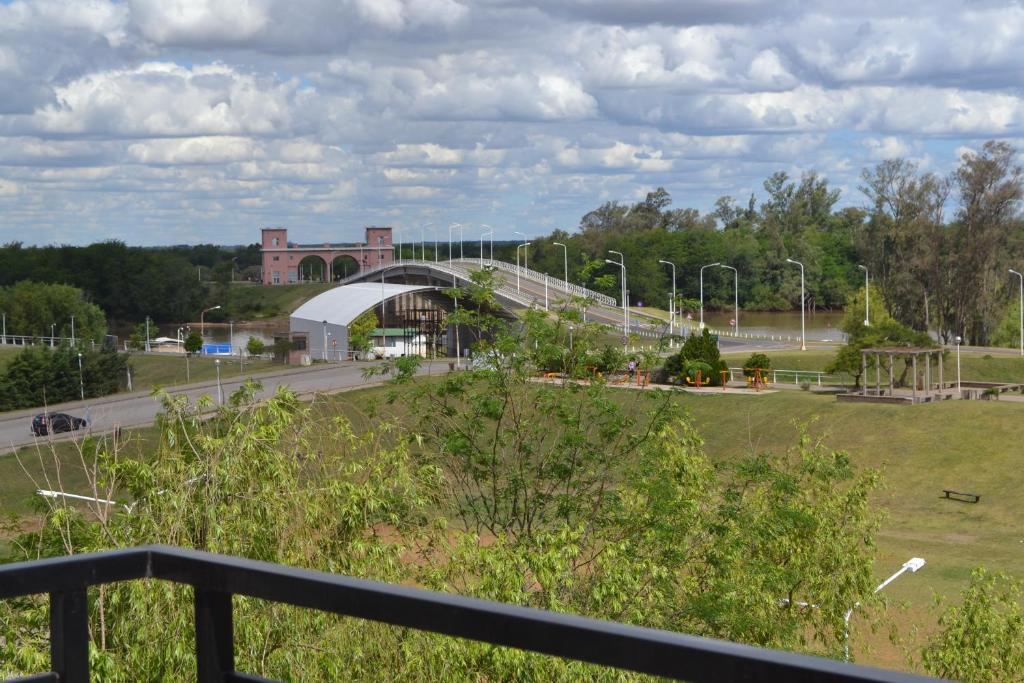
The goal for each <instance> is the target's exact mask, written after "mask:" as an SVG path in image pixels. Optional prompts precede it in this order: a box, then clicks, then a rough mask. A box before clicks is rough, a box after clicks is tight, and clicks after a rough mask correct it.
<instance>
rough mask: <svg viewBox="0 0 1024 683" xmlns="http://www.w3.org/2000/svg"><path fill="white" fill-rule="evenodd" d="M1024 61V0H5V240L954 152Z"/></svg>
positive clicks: (524, 218)
mask: <svg viewBox="0 0 1024 683" xmlns="http://www.w3.org/2000/svg"><path fill="white" fill-rule="evenodd" d="M1022 61H1024V8H1022V7H1021V6H1020V5H1019V4H1005V3H1002V4H997V3H988V2H983V3H975V2H968V1H967V0H934V2H931V3H924V2H923V0H912V2H910V3H895V4H893V3H882V2H880V0H864V1H863V2H860V3H855V4H849V3H847V4H836V3H834V2H824V1H823V0H809V2H801V3H796V2H792V1H791V0H783V2H777V1H776V2H767V0H725V1H724V2H723V1H717V2H711V1H710V0H697V1H696V2H677V1H674V0H638V1H637V2H629V3H624V2H621V1H616V0H524V2H517V3H510V2H505V1H504V0H494V1H490V0H488V1H484V2H476V3H470V2H465V1H464V0H296V1H294V2H285V1H284V0H239V1H238V2H228V1H227V0H166V2H157V1H156V0H124V1H115V0H35V1H33V2H29V1H28V0H13V1H10V2H6V3H5V2H4V1H3V0H0V188H2V193H3V194H4V197H5V200H4V211H2V212H0V241H3V240H4V238H5V237H9V236H19V235H22V234H31V235H38V236H39V239H58V238H59V239H61V240H72V241H89V240H91V239H96V238H99V237H102V238H108V237H122V238H125V239H127V240H128V241H131V242H137V241H138V240H139V239H161V237H157V236H164V237H163V238H164V239H167V237H166V236H167V235H175V239H188V236H189V235H195V236H196V239H199V238H200V237H201V236H202V235H203V233H202V230H204V229H208V228H213V227H215V228H216V229H217V230H218V234H220V235H225V236H228V235H229V236H230V237H225V239H226V240H228V241H239V242H241V241H248V240H250V239H251V238H252V234H251V233H252V229H253V225H254V224H257V223H261V222H272V223H275V224H277V223H280V224H286V225H287V224H289V223H295V224H299V223H301V224H302V225H303V226H304V227H303V230H308V231H309V233H310V234H309V238H310V239H320V238H323V239H341V238H348V237H352V238H355V237H357V236H358V235H357V233H352V234H351V235H347V234H344V233H342V234H339V233H338V232H337V231H338V230H340V229H342V228H339V227H338V226H348V225H350V224H351V225H352V226H358V225H362V224H368V223H374V222H382V221H392V222H396V223H402V222H404V223H407V224H412V223H416V222H417V221H418V220H421V219H422V218H423V217H424V216H430V217H431V219H432V220H435V221H450V220H458V221H460V222H475V223H488V224H491V225H495V227H496V228H498V232H499V234H500V233H502V232H503V231H507V230H510V229H511V228H512V226H513V225H514V224H518V225H530V226H548V225H551V226H553V225H562V226H566V227H568V226H572V225H573V224H574V223H575V221H576V220H578V218H579V217H580V216H581V215H582V214H583V213H585V212H586V211H588V210H590V209H592V208H593V207H594V206H596V205H597V204H599V203H600V202H601V201H605V200H611V199H620V200H627V201H628V200H630V199H632V198H637V197H642V196H643V194H644V193H645V192H646V191H648V190H649V189H650V188H651V187H652V186H657V185H662V186H665V187H666V188H668V189H669V191H670V192H672V193H673V196H674V197H676V204H677V205H693V206H696V207H700V208H708V207H710V206H711V205H712V204H713V202H714V200H715V198H716V197H717V196H718V195H721V194H731V195H735V196H737V197H741V198H745V197H746V196H748V195H749V193H750V192H751V191H759V188H760V186H761V182H762V181H763V179H764V177H766V176H767V175H768V174H769V173H771V172H772V171H775V170H778V169H784V170H786V171H787V172H790V173H792V174H799V173H801V172H803V171H806V170H816V171H819V172H821V173H823V174H825V175H827V176H828V177H829V179H830V181H831V182H833V183H834V184H835V185H836V186H837V187H846V188H856V186H857V176H858V174H859V171H860V168H861V167H862V166H865V165H870V164H873V163H876V162H877V161H878V160H880V159H884V158H888V157H891V156H906V157H909V158H913V159H915V160H917V161H918V162H919V163H921V164H922V165H923V164H929V165H930V166H929V167H930V168H932V169H934V170H936V172H940V173H946V172H948V171H949V170H950V169H951V168H952V167H955V165H956V163H958V160H957V159H956V152H955V151H954V150H955V149H956V148H957V147H962V148H965V149H966V148H977V147H978V146H979V145H980V144H981V143H982V142H983V141H984V140H985V139H986V138H987V137H1000V138H1002V139H1006V140H1011V141H1019V140H1021V139H1024V131H1022V129H1024V106H1022V97H1024V94H1022V93H1021V91H1020V88H1019V82H1018V81H1019V78H1018V77H1017V75H1018V72H1019V66H1018V65H1019V64H1020V63H1021V62H1022ZM15 193H16V194H15ZM849 200H850V201H858V198H856V197H851V198H849ZM844 201H845V200H844ZM182 225H187V226H188V227H187V228H182V227H181V226H182ZM41 226H46V227H45V228H44V227H41ZM67 226H74V227H73V228H69V227H67ZM138 226H146V227H159V228H162V229H159V230H147V231H139V230H138ZM37 228H38V229H37ZM352 229H353V230H356V231H357V230H358V228H357V227H353V228H352ZM180 230H184V232H178V231H180ZM54 235H56V236H57V237H54ZM149 235H153V237H147V236H149Z"/></svg>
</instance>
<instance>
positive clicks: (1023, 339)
mask: <svg viewBox="0 0 1024 683" xmlns="http://www.w3.org/2000/svg"><path fill="white" fill-rule="evenodd" d="M1010 272H1011V273H1013V274H1014V275H1016V276H1017V277H1018V278H1020V355H1022V356H1024V275H1021V274H1020V273H1018V272H1017V271H1016V270H1014V269H1013V268H1010Z"/></svg>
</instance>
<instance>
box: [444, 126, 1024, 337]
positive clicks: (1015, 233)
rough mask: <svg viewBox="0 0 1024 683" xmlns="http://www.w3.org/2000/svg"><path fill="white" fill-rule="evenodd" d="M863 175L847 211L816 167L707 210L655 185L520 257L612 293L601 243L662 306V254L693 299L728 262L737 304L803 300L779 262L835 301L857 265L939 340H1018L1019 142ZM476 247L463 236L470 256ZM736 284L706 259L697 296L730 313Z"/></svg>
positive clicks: (613, 281)
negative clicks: (937, 164) (942, 170)
mask: <svg viewBox="0 0 1024 683" xmlns="http://www.w3.org/2000/svg"><path fill="white" fill-rule="evenodd" d="M861 178H862V184H861V187H860V188H859V189H860V195H861V199H862V200H863V201H862V202H860V204H861V206H857V207H850V206H847V207H845V208H837V205H838V203H839V200H840V191H839V190H838V189H836V188H833V187H830V186H829V183H828V180H827V179H825V178H823V177H821V176H818V175H816V174H814V173H808V174H805V175H804V176H803V177H801V178H800V179H799V180H794V179H791V178H790V177H789V176H788V175H787V174H786V173H783V172H779V173H775V174H773V175H772V176H770V177H769V178H768V179H767V180H765V181H764V192H765V194H764V196H763V198H762V199H761V200H760V201H758V199H757V198H756V197H755V196H753V195H751V196H750V197H749V198H748V199H747V200H744V201H737V200H736V199H734V198H733V197H722V198H720V199H719V200H718V201H717V203H716V204H715V208H714V210H713V211H711V212H710V213H706V214H701V213H700V212H699V211H697V210H696V209H692V208H680V209H676V208H672V198H671V196H670V195H669V193H668V192H667V191H665V190H664V189H662V188H658V189H657V190H655V191H653V192H650V193H648V194H647V196H646V198H645V199H644V200H643V201H640V202H637V203H635V204H621V203H618V202H608V203H605V204H603V205H601V206H600V207H598V208H597V209H595V210H593V211H591V212H590V213H588V214H586V215H585V216H583V218H582V219H581V221H580V225H579V228H578V230H576V231H574V232H573V233H572V234H569V233H568V232H566V231H562V230H556V231H554V232H553V233H551V234H550V235H549V236H547V237H533V238H531V239H530V241H531V245H530V247H529V248H528V250H527V251H528V258H529V266H530V268H531V269H534V270H538V271H541V272H545V273H548V274H549V275H551V276H554V277H559V278H561V277H562V274H563V269H564V261H563V258H564V257H563V250H562V247H560V246H557V245H555V244H554V243H555V242H560V243H562V244H565V245H567V247H568V267H569V279H570V280H571V281H572V282H575V283H580V284H584V285H586V286H588V287H591V288H593V289H596V290H598V291H601V292H604V293H606V294H609V295H611V296H614V297H616V298H618V297H619V277H620V273H619V270H620V269H619V267H618V266H615V265H609V264H607V263H606V262H605V259H613V260H618V256H615V255H612V254H610V253H609V250H615V251H619V252H622V253H623V254H624V256H625V263H626V271H627V280H628V285H629V294H630V296H629V298H630V301H631V302H632V303H633V304H634V305H635V304H637V303H638V302H643V303H645V304H646V305H649V306H657V307H659V308H667V307H668V301H669V297H670V295H671V291H672V287H671V277H670V276H671V269H670V267H669V266H667V265H664V264H662V263H659V260H665V261H670V262H672V263H674V264H675V265H676V275H677V285H676V286H677V293H678V294H679V296H680V297H684V298H686V299H690V300H692V299H696V298H698V296H699V293H700V270H701V267H702V266H705V265H709V264H714V263H719V262H720V263H722V264H724V265H728V266H732V267H734V268H736V269H737V270H738V282H739V303H740V306H741V307H743V308H747V309H758V310H791V309H798V308H799V307H800V269H799V267H797V266H796V265H794V264H791V263H788V262H787V261H786V259H787V258H789V259H793V260H795V261H800V262H802V263H803V264H804V267H805V279H806V291H807V304H808V306H809V308H811V309H813V308H816V307H824V308H841V307H843V306H845V305H846V303H847V300H848V298H849V297H850V295H851V294H852V293H854V292H857V291H859V290H862V289H863V287H864V271H863V270H861V269H860V268H858V266H859V265H863V266H865V267H866V268H867V269H868V272H869V274H870V277H871V282H872V284H874V285H875V286H876V287H878V288H879V290H880V291H881V293H882V295H883V297H884V298H885V302H886V304H887V306H888V308H889V310H890V311H891V312H892V315H893V317H894V318H895V319H896V320H897V321H899V322H900V323H903V324H905V325H907V326H909V327H911V328H913V329H915V330H925V329H926V328H927V329H930V330H933V331H938V332H939V333H940V334H941V335H943V336H944V337H945V339H946V340H947V341H951V340H952V339H953V338H954V337H956V336H958V335H959V336H962V337H964V338H965V340H967V341H969V342H971V343H976V344H993V345H1007V346H1015V345H1016V344H1017V343H1018V342H1017V340H1018V339H1019V337H1018V332H1017V330H1018V315H1019V308H1018V304H1019V302H1018V296H1019V289H1018V280H1017V278H1016V276H1014V275H1012V274H1011V273H1009V272H1008V271H1009V269H1011V268H1013V269H1015V270H1017V271H1021V272H1024V222H1022V221H1021V216H1020V205H1021V199H1022V196H1024V193H1022V187H1021V186H1022V176H1021V168H1020V166H1019V165H1018V163H1017V150H1016V149H1014V148H1013V147H1012V146H1010V145H1009V144H1007V143H1004V142H988V143H986V144H985V145H984V146H983V147H982V149H981V150H979V151H978V152H977V153H968V154H966V155H965V156H963V157H962V159H961V161H960V165H959V166H958V168H957V169H956V170H954V171H953V173H951V174H950V175H949V176H946V177H940V176H938V175H936V174H933V173H927V172H923V171H921V169H919V168H918V167H917V166H915V165H914V164H913V163H911V162H909V161H906V160H902V159H892V160H887V161H884V162H882V163H880V164H878V165H877V166H876V167H874V168H870V169H865V170H864V171H863V172H862V175H861ZM478 245H479V242H478V241H474V242H466V244H465V245H464V251H465V254H466V256H467V257H470V256H476V255H477V254H478V251H479V246H478ZM487 248H488V247H487V245H485V250H486V249H487ZM444 249H445V247H442V254H443V253H444ZM522 251H523V250H520V254H522ZM494 255H495V258H500V259H502V260H505V261H511V262H513V263H514V262H515V260H516V254H515V247H514V246H504V245H502V246H501V247H499V245H498V244H497V243H495V254H494ZM428 257H429V250H428ZM734 282H735V280H734V275H733V272H732V271H730V270H726V269H724V268H719V267H712V268H706V269H705V270H704V299H705V305H708V306H711V307H716V308H724V309H727V310H728V309H731V308H732V303H733V286H734Z"/></svg>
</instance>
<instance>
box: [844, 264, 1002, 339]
mask: <svg viewBox="0 0 1024 683" xmlns="http://www.w3.org/2000/svg"><path fill="white" fill-rule="evenodd" d="M857 267H858V268H860V269H861V270H863V271H864V326H865V327H867V326H868V325H870V324H871V290H870V289H869V288H868V267H867V266H862V265H859V264H858V265H857ZM1010 272H1011V273H1012V272H1013V271H1012V270H1011V271H1010Z"/></svg>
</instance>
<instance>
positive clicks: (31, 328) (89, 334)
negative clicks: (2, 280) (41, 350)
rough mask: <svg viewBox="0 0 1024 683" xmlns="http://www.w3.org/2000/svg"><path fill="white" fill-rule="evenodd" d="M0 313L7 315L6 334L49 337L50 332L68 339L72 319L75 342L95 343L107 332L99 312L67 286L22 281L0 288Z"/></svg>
mask: <svg viewBox="0 0 1024 683" xmlns="http://www.w3.org/2000/svg"><path fill="white" fill-rule="evenodd" d="M0 310H2V311H4V312H5V313H6V314H7V332H8V334H19V335H31V336H36V337H49V336H50V331H51V330H53V332H54V333H55V334H56V335H57V336H58V337H65V338H70V337H71V318H72V316H74V319H75V323H74V324H75V338H76V340H78V341H83V342H85V341H94V342H97V343H99V342H102V341H103V339H104V336H105V335H106V333H107V320H106V317H105V316H104V315H103V311H102V310H100V308H99V307H98V306H96V305H94V304H92V303H89V302H88V301H86V299H85V295H84V293H83V292H82V290H80V289H77V288H75V287H71V286H69V285H57V284H45V283H39V282H28V281H23V282H18V283H17V284H15V285H13V286H11V287H3V288H0Z"/></svg>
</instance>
